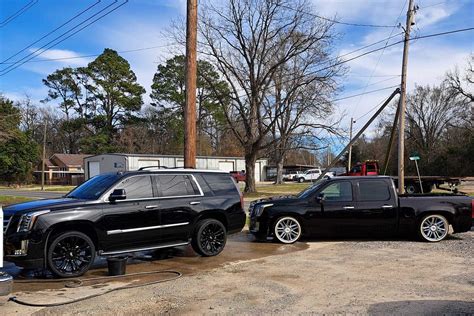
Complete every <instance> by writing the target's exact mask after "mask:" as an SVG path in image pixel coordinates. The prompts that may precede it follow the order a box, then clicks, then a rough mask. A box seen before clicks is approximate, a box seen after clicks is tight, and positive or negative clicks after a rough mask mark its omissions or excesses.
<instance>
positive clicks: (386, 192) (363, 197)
mask: <svg viewBox="0 0 474 316" xmlns="http://www.w3.org/2000/svg"><path fill="white" fill-rule="evenodd" d="M359 195H360V196H359V200H360V201H387V200H390V188H389V186H388V184H387V183H386V182H385V181H380V180H364V181H360V182H359Z"/></svg>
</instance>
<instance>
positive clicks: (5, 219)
mask: <svg viewBox="0 0 474 316" xmlns="http://www.w3.org/2000/svg"><path fill="white" fill-rule="evenodd" d="M11 217H12V216H11V215H4V217H3V233H4V234H5V232H6V231H7V228H8V224H9V223H10V219H11Z"/></svg>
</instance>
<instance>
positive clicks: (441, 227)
mask: <svg viewBox="0 0 474 316" xmlns="http://www.w3.org/2000/svg"><path fill="white" fill-rule="evenodd" d="M448 230H449V223H448V221H447V220H446V218H445V217H444V216H441V215H437V214H433V215H428V216H426V217H425V218H424V219H423V220H422V221H421V224H420V235H421V237H422V238H423V239H424V240H426V241H431V242H437V241H441V240H443V239H444V238H445V237H446V236H447V235H448Z"/></svg>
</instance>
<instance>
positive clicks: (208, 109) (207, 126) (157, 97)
mask: <svg viewBox="0 0 474 316" xmlns="http://www.w3.org/2000/svg"><path fill="white" fill-rule="evenodd" d="M185 65H186V57H185V56H183V55H177V56H174V57H173V58H171V59H168V60H167V61H166V63H165V64H164V65H158V69H157V72H156V73H155V76H154V77H153V84H152V86H151V88H152V92H151V94H150V97H151V99H152V100H153V103H152V105H154V106H156V107H157V110H156V111H157V116H160V117H163V118H166V121H167V122H168V124H169V125H170V126H169V127H170V128H171V127H172V128H173V129H175V132H176V133H175V135H170V136H172V137H173V140H170V141H171V142H172V143H173V145H174V146H176V147H175V148H170V149H171V150H172V151H173V149H180V148H182V146H183V143H184V106H185V102H186V89H185V83H186V71H185ZM229 93H230V90H229V87H228V85H227V83H226V82H225V81H223V80H221V79H220V77H219V74H218V73H217V72H216V70H215V68H214V66H212V65H211V64H210V63H209V62H207V61H204V60H199V61H198V63H197V92H196V108H197V133H198V141H199V145H198V151H199V152H200V153H202V151H203V148H202V146H201V143H202V142H203V138H204V137H207V138H209V139H210V142H211V143H212V144H214V145H216V144H217V143H218V141H217V138H218V137H219V132H220V131H221V130H222V128H221V127H222V125H223V124H225V115H224V112H223V109H222V107H221V106H220V103H219V102H221V101H222V99H225V98H228V96H229ZM176 136H177V137H179V138H178V139H176V138H175V137H176ZM199 149H201V150H199ZM216 150H217V148H214V151H216Z"/></svg>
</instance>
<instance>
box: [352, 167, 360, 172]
mask: <svg viewBox="0 0 474 316" xmlns="http://www.w3.org/2000/svg"><path fill="white" fill-rule="evenodd" d="M361 171H362V168H361V166H355V167H354V168H352V171H351V172H354V173H355V172H361Z"/></svg>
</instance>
